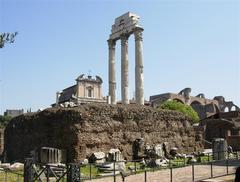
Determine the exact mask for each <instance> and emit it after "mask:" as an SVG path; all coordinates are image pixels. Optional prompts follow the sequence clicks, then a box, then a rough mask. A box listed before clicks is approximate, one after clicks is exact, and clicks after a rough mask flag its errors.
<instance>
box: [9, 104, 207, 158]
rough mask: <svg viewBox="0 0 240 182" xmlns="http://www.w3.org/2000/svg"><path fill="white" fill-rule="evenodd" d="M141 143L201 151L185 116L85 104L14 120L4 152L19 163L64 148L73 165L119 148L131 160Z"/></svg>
mask: <svg viewBox="0 0 240 182" xmlns="http://www.w3.org/2000/svg"><path fill="white" fill-rule="evenodd" d="M137 138H144V140H145V141H146V143H148V144H149V145H154V144H160V143H162V142H169V145H170V147H178V148H179V149H180V151H181V152H186V153H189V152H193V151H196V150H201V149H202V144H201V142H200V141H197V140H196V136H195V132H194V129H193V127H192V121H191V119H189V118H188V117H187V116H185V115H183V114H181V113H178V112H174V111H166V110H161V111H156V109H154V108H152V107H147V106H139V105H107V104H85V105H81V106H79V107H74V108H60V107H54V108H50V109H46V110H44V111H42V112H39V113H29V114H25V115H21V116H19V117H17V118H14V119H13V120H11V122H10V124H9V125H8V126H7V128H6V132H5V152H6V155H7V156H6V157H7V159H8V160H9V161H15V160H23V159H24V158H25V157H28V156H29V154H30V151H32V150H34V149H36V148H39V147H54V148H59V149H65V150H66V151H67V159H68V161H79V160H81V159H84V158H86V157H88V156H90V155H91V154H92V153H93V152H98V151H102V152H108V151H109V149H111V148H118V149H120V151H121V152H122V154H123V156H124V158H126V159H128V160H129V159H132V144H133V142H134V141H135V140H136V139H137Z"/></svg>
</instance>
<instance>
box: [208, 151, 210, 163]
mask: <svg viewBox="0 0 240 182" xmlns="http://www.w3.org/2000/svg"><path fill="white" fill-rule="evenodd" d="M209 161H210V154H209V153H208V162H209Z"/></svg>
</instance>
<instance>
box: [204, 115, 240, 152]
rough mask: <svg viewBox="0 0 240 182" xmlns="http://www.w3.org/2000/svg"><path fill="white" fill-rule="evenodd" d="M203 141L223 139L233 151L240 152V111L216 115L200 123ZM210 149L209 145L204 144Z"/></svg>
mask: <svg viewBox="0 0 240 182" xmlns="http://www.w3.org/2000/svg"><path fill="white" fill-rule="evenodd" d="M200 127H202V128H203V130H204V136H203V137H204V139H205V140H206V141H209V142H212V141H213V139H214V138H225V139H226V140H227V143H228V145H230V146H232V148H233V150H238V151H239V150H240V111H231V112H225V113H218V114H215V115H213V116H211V117H208V118H206V119H204V120H202V121H201V122H200ZM205 147H206V148H210V147H211V145H209V143H207V142H206V143H205Z"/></svg>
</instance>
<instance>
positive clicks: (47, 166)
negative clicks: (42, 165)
mask: <svg viewBox="0 0 240 182" xmlns="http://www.w3.org/2000/svg"><path fill="white" fill-rule="evenodd" d="M49 167H50V166H49V165H46V168H47V182H49Z"/></svg>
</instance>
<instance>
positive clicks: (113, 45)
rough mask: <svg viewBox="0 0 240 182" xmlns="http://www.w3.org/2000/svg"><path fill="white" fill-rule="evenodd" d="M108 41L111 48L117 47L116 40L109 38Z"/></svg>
mask: <svg viewBox="0 0 240 182" xmlns="http://www.w3.org/2000/svg"><path fill="white" fill-rule="evenodd" d="M107 42H108V46H109V48H115V46H116V41H115V40H112V39H108V40H107Z"/></svg>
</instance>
